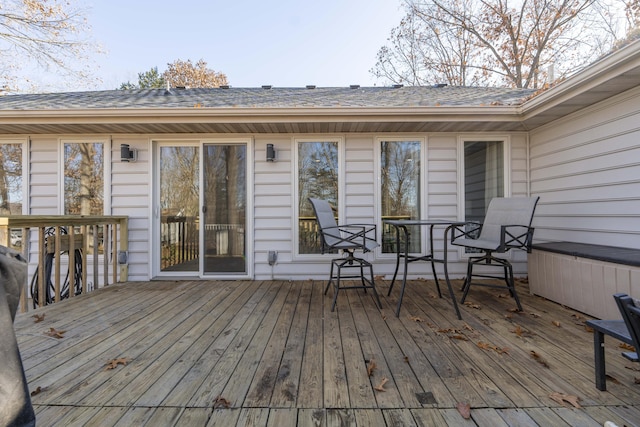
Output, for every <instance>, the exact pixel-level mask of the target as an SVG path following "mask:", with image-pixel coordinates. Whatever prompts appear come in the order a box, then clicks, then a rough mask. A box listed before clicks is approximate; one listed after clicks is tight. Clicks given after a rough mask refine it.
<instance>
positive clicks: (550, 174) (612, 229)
mask: <svg viewBox="0 0 640 427" xmlns="http://www.w3.org/2000/svg"><path fill="white" fill-rule="evenodd" d="M530 143H531V159H530V161H531V193H532V194H533V195H538V196H540V204H539V205H538V209H537V214H536V219H535V220H534V224H535V225H536V227H537V228H536V234H535V240H536V241H538V242H540V241H569V242H580V243H594V244H602V245H611V246H623V247H630V248H640V89H633V90H630V91H627V92H625V93H623V94H621V95H619V96H616V97H614V98H611V99H609V100H607V101H604V102H601V103H599V104H596V105H594V106H592V107H589V108H587V109H585V110H582V111H580V112H578V113H575V114H572V115H570V116H567V117H564V118H563V119H561V120H557V121H555V122H553V123H551V124H549V125H548V126H545V127H543V128H540V129H537V130H535V131H533V132H531V141H530Z"/></svg>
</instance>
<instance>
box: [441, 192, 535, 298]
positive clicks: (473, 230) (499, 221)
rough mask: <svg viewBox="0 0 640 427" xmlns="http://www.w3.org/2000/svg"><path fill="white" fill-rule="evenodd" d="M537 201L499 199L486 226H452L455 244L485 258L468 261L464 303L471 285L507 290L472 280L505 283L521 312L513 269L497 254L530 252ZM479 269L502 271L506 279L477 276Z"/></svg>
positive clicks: (492, 276) (470, 223) (489, 275)
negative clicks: (477, 267)
mask: <svg viewBox="0 0 640 427" xmlns="http://www.w3.org/2000/svg"><path fill="white" fill-rule="evenodd" d="M538 200H539V197H496V198H493V199H491V201H490V202H489V207H488V208H487V213H486V215H485V218H484V221H483V223H481V224H480V223H473V222H469V223H466V224H464V225H455V226H452V228H453V231H452V234H451V243H452V244H454V245H457V246H463V247H465V248H470V249H474V250H476V251H478V252H482V255H479V256H471V257H470V258H469V261H468V263H467V277H466V278H465V282H464V285H463V287H462V290H463V294H462V299H461V301H460V302H461V303H464V301H465V299H466V298H467V294H468V293H469V289H470V288H471V285H480V286H490V287H504V285H498V284H495V283H488V282H473V277H479V278H488V279H503V280H504V281H505V283H506V288H507V289H508V290H509V294H510V295H511V297H512V298H513V299H515V301H516V304H517V306H518V310H519V311H522V305H521V304H520V299H519V298H518V294H517V293H516V288H515V284H514V280H513V266H512V265H511V262H509V260H508V259H506V258H503V257H498V256H496V255H495V254H505V253H507V252H509V251H510V250H511V249H522V250H526V251H527V252H530V251H531V242H532V239H533V230H534V229H533V227H531V221H532V220H533V213H534V211H535V208H536V205H537V203H538ZM478 265H483V266H497V267H501V268H502V269H503V275H501V276H496V275H491V274H474V273H473V268H474V267H475V266H478Z"/></svg>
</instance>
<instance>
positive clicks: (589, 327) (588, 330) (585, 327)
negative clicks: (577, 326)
mask: <svg viewBox="0 0 640 427" xmlns="http://www.w3.org/2000/svg"><path fill="white" fill-rule="evenodd" d="M584 330H585V331H587V332H589V333H591V334H592V333H593V328H592V327H591V326H587V325H584Z"/></svg>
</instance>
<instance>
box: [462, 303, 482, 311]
mask: <svg viewBox="0 0 640 427" xmlns="http://www.w3.org/2000/svg"><path fill="white" fill-rule="evenodd" d="M464 305H466V306H467V307H470V308H475V309H476V310H480V306H479V305H478V304H474V303H472V302H465V303H464Z"/></svg>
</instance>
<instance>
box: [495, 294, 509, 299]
mask: <svg viewBox="0 0 640 427" xmlns="http://www.w3.org/2000/svg"><path fill="white" fill-rule="evenodd" d="M497 296H498V298H509V294H498V295H497Z"/></svg>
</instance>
